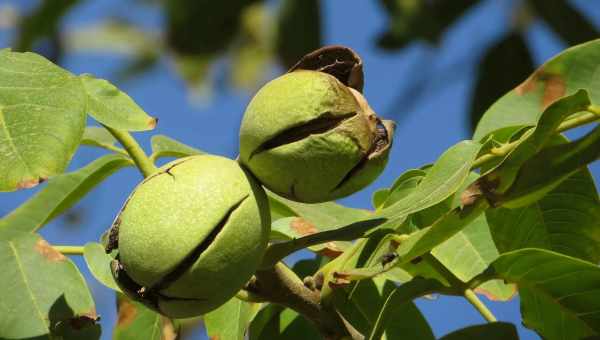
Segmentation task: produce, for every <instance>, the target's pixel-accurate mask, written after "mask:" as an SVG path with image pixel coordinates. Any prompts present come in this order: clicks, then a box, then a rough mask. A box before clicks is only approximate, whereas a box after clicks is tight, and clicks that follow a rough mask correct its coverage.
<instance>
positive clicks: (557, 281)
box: [490, 248, 600, 339]
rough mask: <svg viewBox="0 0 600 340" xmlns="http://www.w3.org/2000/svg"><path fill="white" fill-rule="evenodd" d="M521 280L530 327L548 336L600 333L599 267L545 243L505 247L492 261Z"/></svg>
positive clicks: (507, 276)
mask: <svg viewBox="0 0 600 340" xmlns="http://www.w3.org/2000/svg"><path fill="white" fill-rule="evenodd" d="M490 268H491V269H493V271H494V273H495V276H496V277H498V278H501V279H504V280H507V281H510V282H514V283H516V284H517V285H518V286H519V293H520V295H521V313H522V316H523V322H524V323H525V325H526V326H527V327H530V328H533V329H534V330H535V331H536V332H538V333H539V334H540V335H541V336H542V337H544V338H546V339H564V338H571V339H582V338H584V337H586V336H591V335H599V334H600V322H598V320H599V319H600V289H598V287H600V267H598V266H597V265H595V264H592V263H590V262H586V261H582V260H579V259H576V258H572V257H569V256H566V255H562V254H558V253H554V252H551V251H547V250H541V249H534V248H528V249H521V250H516V251H512V252H509V253H505V254H502V255H500V257H499V258H498V259H497V260H496V261H494V262H493V263H492V265H491V267H490Z"/></svg>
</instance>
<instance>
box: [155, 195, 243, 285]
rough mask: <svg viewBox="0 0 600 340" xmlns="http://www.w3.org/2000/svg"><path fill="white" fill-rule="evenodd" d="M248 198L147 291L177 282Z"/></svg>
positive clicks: (235, 205) (231, 209)
mask: <svg viewBox="0 0 600 340" xmlns="http://www.w3.org/2000/svg"><path fill="white" fill-rule="evenodd" d="M247 198H248V195H246V196H244V197H243V198H242V199H241V200H239V201H238V202H237V203H236V204H234V205H233V206H231V208H229V210H228V211H227V213H226V214H225V216H223V218H222V219H221V221H219V223H218V224H217V225H216V226H215V227H214V228H213V229H212V230H211V232H210V234H208V236H207V237H206V238H204V240H202V242H200V244H199V245H198V246H197V247H196V248H194V250H192V251H191V252H190V253H189V254H188V255H187V256H186V257H185V258H184V259H183V260H181V262H179V264H178V265H177V266H175V268H174V269H173V270H172V271H170V272H169V273H167V274H166V275H165V276H163V277H162V278H161V279H160V280H158V282H156V283H155V284H154V285H153V286H152V287H150V288H149V289H148V291H159V290H162V289H165V288H167V287H169V285H170V284H171V283H173V282H175V281H177V280H178V279H179V278H180V277H181V276H182V275H183V274H184V273H185V272H186V271H187V270H188V269H189V268H190V267H191V266H192V265H193V264H194V263H195V262H196V261H197V260H198V258H200V256H201V255H202V253H203V252H204V251H205V250H206V249H207V248H208V247H209V246H210V245H211V244H212V243H213V241H214V240H215V238H216V237H217V235H218V234H219V233H220V232H221V230H223V228H224V227H225V225H226V224H227V222H228V221H229V217H230V216H231V214H232V213H233V212H234V211H235V210H236V209H237V208H238V207H239V206H240V205H241V204H242V203H243V202H244V201H245V200H246V199H247Z"/></svg>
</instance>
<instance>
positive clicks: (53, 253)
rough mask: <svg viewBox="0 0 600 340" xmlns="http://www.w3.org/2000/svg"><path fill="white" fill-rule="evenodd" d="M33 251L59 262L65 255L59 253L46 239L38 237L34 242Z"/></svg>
mask: <svg viewBox="0 0 600 340" xmlns="http://www.w3.org/2000/svg"><path fill="white" fill-rule="evenodd" d="M35 251H37V252H38V253H40V254H41V255H42V256H43V257H45V258H46V259H47V260H49V261H50V262H60V261H64V260H65V259H66V257H65V256H64V255H63V254H61V253H60V252H59V251H58V250H56V249H54V248H53V247H52V246H51V245H50V244H48V242H46V240H44V239H39V240H38V241H37V242H36V243H35Z"/></svg>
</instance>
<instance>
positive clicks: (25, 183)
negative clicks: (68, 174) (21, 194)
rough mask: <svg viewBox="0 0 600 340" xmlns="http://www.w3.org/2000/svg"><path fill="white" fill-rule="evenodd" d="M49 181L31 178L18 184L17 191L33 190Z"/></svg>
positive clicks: (43, 178) (42, 178) (41, 178)
mask: <svg viewBox="0 0 600 340" xmlns="http://www.w3.org/2000/svg"><path fill="white" fill-rule="evenodd" d="M46 180H47V178H45V177H38V178H31V179H27V180H24V181H23V182H19V183H18V184H17V189H31V188H33V187H35V186H37V185H39V184H42V183H44V182H45V181H46Z"/></svg>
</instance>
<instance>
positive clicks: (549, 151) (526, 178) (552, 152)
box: [498, 125, 600, 208]
mask: <svg viewBox="0 0 600 340" xmlns="http://www.w3.org/2000/svg"><path fill="white" fill-rule="evenodd" d="M598 159H600V125H598V126H596V127H595V128H594V129H593V130H592V131H590V132H589V133H587V134H586V135H585V136H583V137H581V138H580V139H578V140H575V141H573V142H568V143H562V144H558V145H552V146H548V147H547V148H545V149H543V150H542V151H540V152H539V153H538V154H537V155H535V156H534V157H532V158H530V159H529V160H527V161H526V162H525V163H523V166H522V167H521V169H519V172H518V174H517V178H516V180H515V182H514V183H513V184H512V185H511V187H510V188H509V189H508V190H507V191H506V192H505V193H504V194H503V195H501V197H499V198H498V202H501V204H502V206H504V207H507V208H520V207H523V206H526V205H529V204H531V203H533V202H535V201H537V200H539V199H540V198H542V197H544V195H546V194H547V193H548V192H550V191H551V190H552V189H554V188H556V187H557V186H558V185H560V183H562V181H564V180H565V179H567V178H568V177H569V176H571V175H573V174H574V173H575V172H577V171H578V170H579V169H581V168H584V167H585V166H586V165H588V164H590V163H592V162H594V161H596V160H598Z"/></svg>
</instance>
